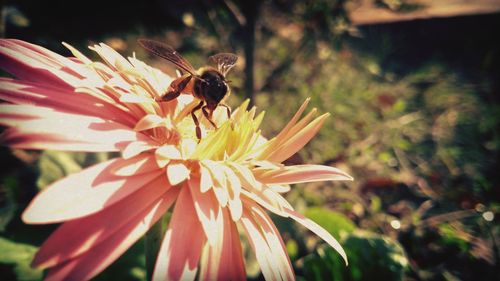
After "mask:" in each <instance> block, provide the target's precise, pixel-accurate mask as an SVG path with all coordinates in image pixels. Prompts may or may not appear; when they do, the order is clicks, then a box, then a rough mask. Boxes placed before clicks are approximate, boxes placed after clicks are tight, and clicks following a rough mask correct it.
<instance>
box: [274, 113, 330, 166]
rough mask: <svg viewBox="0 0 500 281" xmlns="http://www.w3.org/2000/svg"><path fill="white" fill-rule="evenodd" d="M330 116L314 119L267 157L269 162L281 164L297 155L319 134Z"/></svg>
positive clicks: (324, 115)
mask: <svg viewBox="0 0 500 281" xmlns="http://www.w3.org/2000/svg"><path fill="white" fill-rule="evenodd" d="M328 116H329V114H328V113H325V114H323V115H321V116H319V117H318V118H316V119H314V121H312V122H311V123H309V124H308V125H307V126H306V127H305V128H303V129H302V130H300V131H299V132H297V133H296V134H294V135H293V136H292V137H290V138H289V139H288V140H287V141H286V142H285V143H283V144H282V145H280V146H279V147H277V148H276V150H275V151H274V152H273V153H272V154H271V155H270V156H269V157H267V160H269V161H272V162H277V163H281V162H283V161H285V160H286V159H288V158H290V157H291V156H292V155H294V154H295V153H297V152H298V151H299V150H300V149H302V147H304V146H305V145H306V144H307V143H308V142H309V141H310V140H311V139H312V138H313V137H314V136H315V135H316V133H318V131H319V129H320V128H321V126H323V123H325V121H326V118H327V117H328Z"/></svg>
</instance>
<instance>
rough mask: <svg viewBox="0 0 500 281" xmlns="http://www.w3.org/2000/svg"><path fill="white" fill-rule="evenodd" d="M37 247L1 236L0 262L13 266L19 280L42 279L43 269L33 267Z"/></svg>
mask: <svg viewBox="0 0 500 281" xmlns="http://www.w3.org/2000/svg"><path fill="white" fill-rule="evenodd" d="M37 250H38V248H37V247H34V246H31V245H28V244H22V243H16V242H14V241H11V240H8V239H6V238H3V237H0V264H5V265H9V266H12V268H13V273H14V275H15V276H16V277H17V278H16V279H17V280H41V279H42V277H43V271H42V270H39V269H33V268H31V266H30V264H31V260H32V259H33V256H34V255H35V253H36V251H37Z"/></svg>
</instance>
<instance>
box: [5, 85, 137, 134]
mask: <svg viewBox="0 0 500 281" xmlns="http://www.w3.org/2000/svg"><path fill="white" fill-rule="evenodd" d="M0 99H2V100H5V101H7V102H10V103H15V104H26V105H36V106H42V107H47V108H51V109H54V110H56V111H59V112H65V113H74V114H81V115H89V116H95V117H100V118H104V119H107V120H112V121H115V122H118V123H121V124H124V125H126V126H128V127H132V126H134V124H135V122H136V120H135V118H134V117H133V116H132V115H130V114H129V113H128V112H126V111H124V110H123V109H119V108H117V107H116V106H115V105H113V104H110V103H109V102H107V101H104V100H102V99H99V98H97V97H95V96H91V95H88V94H85V93H76V92H74V90H73V89H70V90H66V89H60V88H55V87H53V85H50V84H40V83H33V82H28V81H17V80H12V79H8V78H0Z"/></svg>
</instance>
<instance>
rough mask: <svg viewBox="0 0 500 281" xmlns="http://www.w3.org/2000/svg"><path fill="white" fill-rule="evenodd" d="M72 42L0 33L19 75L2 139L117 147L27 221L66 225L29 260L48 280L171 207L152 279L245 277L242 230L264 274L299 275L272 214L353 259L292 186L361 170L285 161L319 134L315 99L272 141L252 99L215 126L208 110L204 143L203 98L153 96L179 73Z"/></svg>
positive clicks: (101, 257)
mask: <svg viewBox="0 0 500 281" xmlns="http://www.w3.org/2000/svg"><path fill="white" fill-rule="evenodd" d="M65 46H66V47H67V48H68V49H69V50H70V51H71V52H72V54H73V55H74V57H64V56H61V55H58V54H56V53H54V52H51V51H49V50H47V49H45V48H42V47H40V46H37V45H32V44H30V43H27V42H23V41H19V40H11V39H3V40H1V41H0V65H1V67H2V68H3V69H4V70H6V71H7V72H9V73H11V74H12V75H13V76H14V77H16V78H0V99H2V100H3V101H5V102H4V103H1V104H0V125H2V126H5V127H6V128H5V130H4V132H3V134H2V138H1V141H2V142H3V143H4V144H6V145H8V146H10V147H13V148H20V149H49V150H63V151H84V152H99V151H108V152H118V153H117V154H116V155H117V157H116V158H114V159H111V160H109V161H106V162H103V163H99V164H96V165H94V166H91V167H89V168H86V169H84V170H82V171H80V172H78V173H75V174H72V175H69V176H67V177H65V178H63V179H60V180H59V181H56V182H55V183H53V184H51V185H50V186H49V187H47V188H46V189H44V190H43V191H41V192H40V193H39V194H38V195H37V196H36V197H35V198H34V199H33V201H32V202H31V203H30V204H29V206H28V207H27V209H26V210H25V211H24V213H23V215H22V219H23V221H24V222H26V223H29V224H52V223H61V225H60V226H59V228H58V229H57V230H56V231H55V232H54V233H53V234H52V235H51V236H50V237H49V238H48V239H47V240H46V241H45V242H44V243H43V245H42V246H41V248H40V250H39V251H38V253H37V254H36V256H35V258H34V260H33V266H35V267H38V268H44V269H48V273H47V275H46V278H47V280H62V279H71V280H86V279H90V278H92V277H93V276H95V275H97V274H98V273H100V272H101V271H102V270H104V269H105V268H106V267H107V266H108V265H110V264H111V263H113V261H115V260H116V259H117V258H118V257H119V256H120V255H122V254H123V253H124V252H125V251H126V250H127V249H128V248H129V247H130V246H131V245H132V244H134V243H135V242H136V241H137V240H138V239H139V238H140V237H142V236H143V235H144V234H145V233H146V232H147V231H148V229H149V228H151V226H152V225H153V224H154V223H155V222H156V221H158V220H159V219H160V218H161V217H162V216H164V215H165V213H166V212H167V211H169V209H172V216H171V219H170V221H169V225H168V228H167V230H166V233H165V234H164V237H163V241H162V243H161V247H160V249H159V254H158V257H157V261H156V266H155V269H154V273H153V279H154V280H163V279H167V280H181V279H182V280H191V279H194V278H196V277H198V278H199V279H205V280H215V279H219V280H229V279H232V280H243V279H246V273H245V266H244V258H243V254H242V247H241V241H240V233H242V234H244V235H246V237H247V239H248V241H249V243H250V245H251V246H252V248H253V251H254V253H255V256H256V260H257V262H258V264H259V265H260V268H261V270H262V274H263V275H264V277H265V278H266V279H267V280H281V279H283V280H293V279H294V272H293V269H292V265H291V262H290V259H289V257H288V255H287V252H286V248H285V244H284V242H283V240H282V238H281V236H280V233H279V231H278V230H277V228H276V227H275V225H274V224H273V222H272V221H271V219H270V217H269V215H268V212H270V213H273V214H276V215H278V216H282V217H289V218H291V219H293V220H295V221H297V222H298V223H300V224H302V225H303V226H305V227H306V228H308V229H310V230H311V231H312V232H314V233H315V234H317V235H318V236H319V237H321V238H322V239H323V240H325V241H326V242H327V243H328V244H330V245H331V246H332V247H333V248H335V249H336V250H337V251H338V253H339V254H340V255H341V256H342V257H343V258H344V259H345V260H346V262H347V259H346V255H345V253H344V251H343V249H342V247H341V246H340V245H339V244H338V242H337V241H336V240H335V239H334V237H332V236H331V235H330V234H329V233H328V232H327V231H325V230H324V229H323V228H321V227H320V226H319V225H317V224H316V223H314V222H313V221H311V220H309V219H307V218H305V217H304V216H302V215H301V214H299V213H297V212H296V211H294V209H293V207H292V206H291V205H290V204H289V203H288V202H287V201H286V200H285V198H284V197H283V196H282V194H283V193H286V192H287V191H289V190H290V186H289V185H290V184H294V183H303V182H313V181H325V180H351V179H352V178H351V177H350V176H349V175H348V174H346V173H345V172H343V171H341V170H339V169H336V168H333V167H328V166H321V165H295V166H287V165H284V164H282V162H283V161H284V160H286V159H287V158H289V157H290V156H292V155H293V154H295V153H296V152H297V151H299V150H300V149H301V148H302V147H303V146H304V145H305V144H307V143H308V142H309V140H311V138H312V137H313V136H314V135H315V134H316V133H317V132H318V130H319V129H320V127H321V126H322V124H323V123H324V121H325V119H326V118H327V117H328V114H323V115H321V116H319V117H316V118H314V113H315V110H312V111H310V112H309V113H307V114H305V116H304V117H302V115H303V113H304V111H305V109H306V106H307V103H308V100H306V101H305V102H304V103H303V104H302V106H301V107H300V108H299V110H298V111H297V113H296V114H295V116H293V118H292V119H291V120H290V122H289V123H288V125H286V127H285V128H283V130H282V131H281V132H280V133H279V134H278V135H277V136H275V137H274V138H271V139H266V138H265V137H263V136H262V135H261V133H260V131H259V125H260V123H261V121H262V120H263V116H264V114H263V113H260V114H258V115H256V109H255V108H251V109H249V110H248V109H247V105H248V103H247V102H245V103H243V104H242V105H241V106H239V107H238V108H237V109H235V110H234V113H233V115H232V117H231V119H230V120H228V118H227V116H226V114H225V111H224V110H222V109H221V110H217V111H216V112H215V113H214V121H215V122H216V124H217V127H218V129H214V128H212V126H211V125H210V124H209V123H208V122H207V121H206V120H205V118H200V119H201V120H203V122H202V124H201V129H202V134H203V137H202V139H201V141H200V142H198V140H197V138H196V136H195V127H194V123H193V120H192V118H191V116H190V111H191V109H192V108H193V107H194V106H195V105H196V104H197V101H196V100H194V98H193V96H191V95H187V94H182V95H181V96H180V97H179V98H177V99H176V100H174V101H171V102H163V103H159V102H156V101H155V98H157V97H159V96H161V95H162V94H163V93H165V92H166V91H167V89H168V87H169V85H170V82H171V81H172V78H171V77H169V76H167V75H166V74H164V73H162V72H161V71H159V70H158V69H155V68H152V67H150V66H148V65H147V64H145V63H144V62H142V61H140V60H138V59H137V58H135V56H134V57H129V58H127V59H125V58H124V57H122V56H121V55H119V54H118V53H117V52H116V51H114V50H113V49H111V48H110V47H108V46H106V45H105V44H100V45H94V46H92V47H90V49H91V50H93V51H95V52H96V53H97V54H98V55H99V56H100V57H101V58H102V59H103V61H104V63H102V62H95V61H92V60H90V59H88V58H87V57H85V56H84V55H83V54H82V53H80V52H79V51H77V50H76V49H74V48H73V47H71V46H69V45H67V44H65ZM200 117H201V116H200ZM301 117H302V118H301ZM174 203H175V206H174V207H172V206H173V205H174Z"/></svg>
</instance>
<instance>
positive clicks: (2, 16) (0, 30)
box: [0, 0, 7, 38]
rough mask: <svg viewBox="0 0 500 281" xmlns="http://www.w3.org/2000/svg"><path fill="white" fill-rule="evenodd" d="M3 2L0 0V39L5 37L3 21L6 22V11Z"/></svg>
mask: <svg viewBox="0 0 500 281" xmlns="http://www.w3.org/2000/svg"><path fill="white" fill-rule="evenodd" d="M5 1H6V0H0V38H4V37H5V23H6V22H5V20H6V16H7V15H6V10H5Z"/></svg>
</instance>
